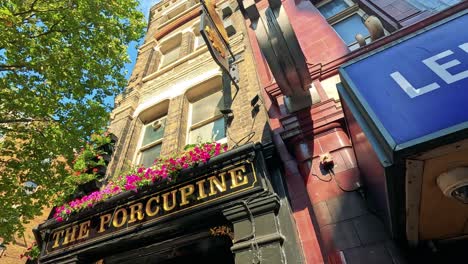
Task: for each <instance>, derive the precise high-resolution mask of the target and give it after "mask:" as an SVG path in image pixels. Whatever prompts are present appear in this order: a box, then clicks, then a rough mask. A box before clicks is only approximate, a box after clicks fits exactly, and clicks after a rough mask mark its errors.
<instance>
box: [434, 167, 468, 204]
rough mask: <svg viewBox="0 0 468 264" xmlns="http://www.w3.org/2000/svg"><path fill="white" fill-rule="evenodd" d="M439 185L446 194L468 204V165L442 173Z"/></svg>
mask: <svg viewBox="0 0 468 264" xmlns="http://www.w3.org/2000/svg"><path fill="white" fill-rule="evenodd" d="M437 185H438V186H439V188H440V190H441V191H442V193H444V195H445V196H447V197H451V198H455V199H457V200H458V201H460V202H462V203H465V204H468V167H457V168H455V169H451V170H449V171H447V172H444V173H442V174H440V175H439V176H438V177H437Z"/></svg>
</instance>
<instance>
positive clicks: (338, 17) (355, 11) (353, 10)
mask: <svg viewBox="0 0 468 264" xmlns="http://www.w3.org/2000/svg"><path fill="white" fill-rule="evenodd" d="M333 1H334V0H327V1H322V2H320V3H319V4H317V6H316V7H317V9H318V8H320V7H322V6H324V5H326V4H328V3H330V2H333ZM344 2H345V3H346V4H348V8H346V9H345V10H343V11H341V12H339V13H337V14H335V15H333V16H331V17H329V18H326V20H327V22H328V24H330V26H332V27H333V26H334V25H336V24H338V23H339V22H342V21H344V20H346V19H347V18H349V17H351V16H353V15H359V16H360V17H361V18H362V19H365V18H366V17H367V16H368V15H367V14H366V13H365V12H364V11H362V10H361V9H359V6H358V4H357V3H355V2H353V1H351V0H344ZM319 12H320V10H319ZM363 24H364V22H363ZM333 30H335V28H333ZM335 32H336V31H335ZM336 34H337V35H338V36H339V37H340V38H341V36H340V34H338V32H337V33H336ZM361 34H362V33H361ZM341 39H342V38H341ZM364 39H365V41H366V44H368V43H370V42H371V37H370V34H369V35H368V36H366V37H364ZM342 40H343V39H342ZM343 42H345V41H344V40H343ZM345 44H346V45H348V48H349V50H356V49H358V48H359V44H358V42H357V40H355V41H354V42H352V43H350V44H347V43H346V42H345Z"/></svg>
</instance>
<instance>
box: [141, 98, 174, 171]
mask: <svg viewBox="0 0 468 264" xmlns="http://www.w3.org/2000/svg"><path fill="white" fill-rule="evenodd" d="M168 108H169V100H163V101H161V102H159V103H158V104H156V105H153V106H152V107H150V108H148V109H145V110H144V111H142V112H140V115H139V120H140V121H141V122H142V124H143V125H142V128H141V130H140V131H141V132H140V135H139V138H138V145H137V148H136V149H137V151H135V155H134V157H133V162H132V163H133V164H140V162H141V158H142V152H143V151H145V150H147V149H150V148H152V147H154V146H157V145H162V143H163V140H164V134H163V136H162V137H161V138H160V139H157V140H155V141H153V142H151V143H148V144H146V145H144V146H143V145H142V144H143V139H144V136H145V130H146V127H148V126H151V125H153V123H154V122H157V121H159V120H162V119H166V120H165V122H166V125H167V112H168ZM163 133H164V132H163Z"/></svg>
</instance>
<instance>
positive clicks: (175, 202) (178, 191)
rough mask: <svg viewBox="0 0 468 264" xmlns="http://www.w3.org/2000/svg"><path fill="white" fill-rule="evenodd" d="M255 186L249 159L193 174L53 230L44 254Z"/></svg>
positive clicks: (214, 200) (257, 184) (189, 208)
mask: <svg viewBox="0 0 468 264" xmlns="http://www.w3.org/2000/svg"><path fill="white" fill-rule="evenodd" d="M257 186H260V183H259V181H257V177H256V174H255V170H254V166H253V164H252V163H250V162H246V163H243V164H237V165H233V166H230V167H228V168H225V169H224V170H221V171H219V172H216V173H212V174H207V175H202V176H199V177H195V178H194V179H193V180H186V181H185V182H184V183H180V184H174V185H173V186H168V187H165V189H161V190H158V191H157V192H155V193H153V194H150V195H147V196H144V197H142V198H138V199H137V200H135V201H132V202H129V203H127V204H124V205H119V206H117V208H109V209H108V210H107V211H104V212H102V213H99V214H97V215H94V216H91V217H87V218H86V219H83V220H80V221H77V222H75V223H72V224H68V225H66V226H64V227H60V228H57V229H55V230H52V233H51V235H50V237H49V238H48V241H47V246H46V249H47V253H51V252H53V251H54V250H58V249H63V248H67V247H69V246H72V245H77V244H86V243H91V242H92V241H96V240H98V239H100V238H105V237H107V236H110V235H114V234H117V233H119V232H122V231H124V230H129V229H131V228H132V227H133V226H136V225H139V224H142V223H151V222H154V221H158V220H159V219H161V218H164V217H168V216H172V215H174V214H177V213H181V212H184V211H186V210H194V209H196V208H197V207H199V206H201V205H205V204H209V203H216V202H222V200H223V199H227V198H228V197H230V196H233V195H236V194H242V193H244V192H246V191H248V190H251V189H253V188H254V187H257Z"/></svg>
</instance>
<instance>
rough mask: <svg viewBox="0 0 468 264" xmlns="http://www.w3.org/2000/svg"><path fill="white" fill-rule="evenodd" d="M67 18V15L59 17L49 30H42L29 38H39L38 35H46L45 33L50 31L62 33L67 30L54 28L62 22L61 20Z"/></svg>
mask: <svg viewBox="0 0 468 264" xmlns="http://www.w3.org/2000/svg"><path fill="white" fill-rule="evenodd" d="M64 20H65V17H62V18H61V19H59V20H58V21H57V22H55V23H54V24H53V25H52V26H51V27H50V28H49V30H48V31H46V32H42V33H40V34H37V35H35V36H30V37H29V38H38V37H41V36H45V35H48V34H50V33H57V32H60V33H65V32H67V31H66V30H54V28H55V27H56V26H57V25H58V24H60V22H62V21H64Z"/></svg>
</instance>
